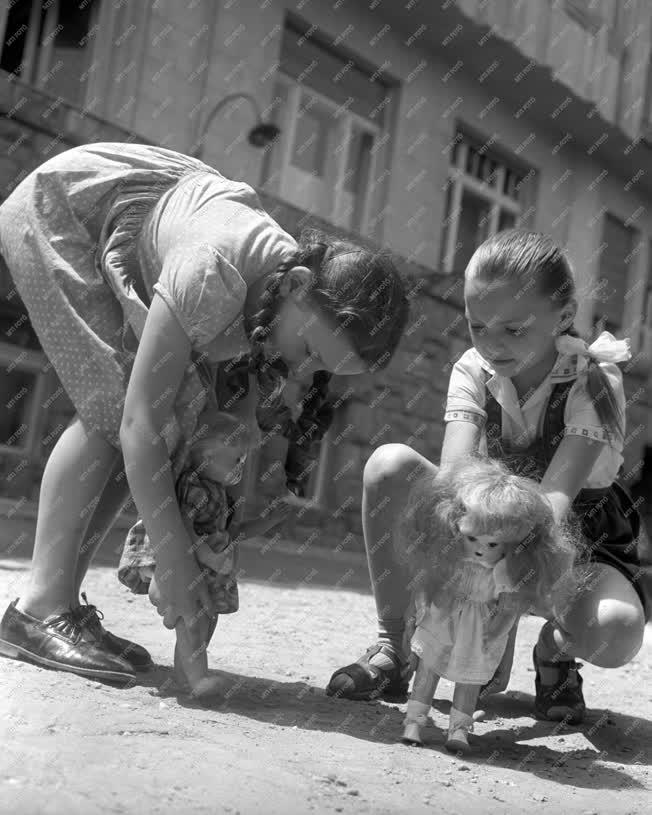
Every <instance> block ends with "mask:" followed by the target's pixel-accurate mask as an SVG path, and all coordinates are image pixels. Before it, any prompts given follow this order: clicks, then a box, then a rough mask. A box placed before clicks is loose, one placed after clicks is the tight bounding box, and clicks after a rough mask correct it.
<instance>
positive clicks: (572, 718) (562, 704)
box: [532, 632, 586, 724]
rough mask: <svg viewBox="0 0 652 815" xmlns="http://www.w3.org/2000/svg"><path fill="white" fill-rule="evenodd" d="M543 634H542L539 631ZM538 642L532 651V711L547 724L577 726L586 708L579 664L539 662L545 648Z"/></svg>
mask: <svg viewBox="0 0 652 815" xmlns="http://www.w3.org/2000/svg"><path fill="white" fill-rule="evenodd" d="M542 633H543V632H542ZM541 639H542V637H541V635H540V637H539V642H537V644H536V645H535V646H534V650H533V651H532V661H533V663H534V669H535V671H536V676H535V680H534V686H535V693H536V697H535V701H534V711H535V715H536V717H537V719H544V720H546V721H550V722H562V721H563V722H566V723H567V724H580V723H581V722H582V721H583V720H584V713H585V711H586V705H585V703H584V696H583V694H582V677H581V676H580V673H579V670H578V669H579V668H580V667H581V664H580V663H578V662H575V660H574V659H571V660H565V661H561V660H553V659H543V658H542V656H541V653H542V652H543V653H545V645H543V647H542V643H541Z"/></svg>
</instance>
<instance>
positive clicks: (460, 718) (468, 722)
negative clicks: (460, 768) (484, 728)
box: [446, 707, 473, 753]
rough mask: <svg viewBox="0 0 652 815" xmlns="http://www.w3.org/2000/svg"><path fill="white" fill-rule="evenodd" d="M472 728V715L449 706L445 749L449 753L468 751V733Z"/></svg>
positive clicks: (469, 748) (469, 750) (469, 747)
mask: <svg viewBox="0 0 652 815" xmlns="http://www.w3.org/2000/svg"><path fill="white" fill-rule="evenodd" d="M472 730H473V717H472V716H469V715H468V714H467V713H462V711H461V710H457V709H456V708H454V707H452V708H451V713H450V721H449V724H448V738H447V739H446V749H447V750H448V751H449V752H451V753H470V752H471V745H470V744H469V733H470V732H471V731H472Z"/></svg>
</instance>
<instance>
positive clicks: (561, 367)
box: [473, 349, 579, 424]
mask: <svg viewBox="0 0 652 815" xmlns="http://www.w3.org/2000/svg"><path fill="white" fill-rule="evenodd" d="M473 350H474V352H475V355H476V358H477V361H478V363H479V365H480V367H481V368H482V369H483V370H484V371H486V372H487V373H489V374H491V378H490V379H488V380H487V383H486V384H487V388H488V389H489V391H490V392H491V393H492V395H493V396H494V398H495V399H496V401H497V402H498V404H499V405H500V406H501V407H502V408H503V410H505V411H506V412H507V413H508V414H509V416H510V417H511V418H512V419H513V420H514V421H515V422H516V423H517V424H522V422H523V417H522V411H523V408H524V407H525V405H528V406H530V405H532V404H534V403H536V402H539V401H540V400H541V399H543V398H544V397H547V396H548V395H549V392H550V391H551V390H552V388H553V387H554V385H556V384H558V383H560V382H571V381H573V380H575V379H577V376H578V373H579V371H578V357H577V354H562V353H558V354H557V359H556V360H555V364H554V365H553V366H552V370H551V371H550V373H549V374H548V375H547V376H546V377H545V379H544V380H543V381H542V382H541V383H540V384H539V386H538V387H537V388H536V389H535V390H534V391H533V392H532V393H531V394H530V396H529V397H528V398H527V399H526V401H525V402H524V403H523V404H522V405H519V400H518V397H517V395H516V389H515V388H514V385H513V383H512V380H511V379H510V378H509V377H506V376H502V375H501V374H498V373H496V371H495V370H494V369H493V368H492V366H491V365H490V364H489V363H488V362H487V360H486V359H484V357H482V356H481V355H480V354H479V353H478V352H477V351H476V350H475V349H473Z"/></svg>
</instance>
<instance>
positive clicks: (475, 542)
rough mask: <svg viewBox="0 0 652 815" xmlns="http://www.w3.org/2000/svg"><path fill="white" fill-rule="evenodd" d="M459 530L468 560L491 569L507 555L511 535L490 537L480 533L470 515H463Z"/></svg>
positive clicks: (499, 533) (497, 534) (496, 534)
mask: <svg viewBox="0 0 652 815" xmlns="http://www.w3.org/2000/svg"><path fill="white" fill-rule="evenodd" d="M458 529H459V531H460V534H461V536H462V543H463V546H464V558H465V559H466V560H473V561H475V562H476V563H478V564H480V565H482V566H486V567H487V568H488V569H491V568H493V567H494V566H495V565H496V563H498V561H499V560H502V559H503V558H504V557H505V555H506V554H507V550H508V544H509V542H510V541H511V536H510V535H507V534H505V533H501V532H494V533H492V534H490V535H488V534H486V533H483V532H480V531H479V530H478V529H477V525H476V524H475V523H474V521H473V518H472V517H471V516H470V515H463V516H462V517H461V518H460V520H459V522H458Z"/></svg>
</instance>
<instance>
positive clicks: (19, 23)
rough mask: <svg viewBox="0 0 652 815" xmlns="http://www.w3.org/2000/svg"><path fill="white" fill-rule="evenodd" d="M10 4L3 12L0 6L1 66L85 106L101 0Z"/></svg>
mask: <svg viewBox="0 0 652 815" xmlns="http://www.w3.org/2000/svg"><path fill="white" fill-rule="evenodd" d="M6 5H8V6H9V8H8V10H5V15H4V17H3V15H2V11H0V32H1V31H2V29H3V28H4V35H3V36H2V39H1V40H0V48H1V51H0V68H1V69H2V70H4V71H8V72H9V73H11V74H13V75H14V76H16V77H17V78H19V79H20V80H22V81H23V82H27V83H30V84H33V85H35V86H36V87H38V88H40V89H42V90H45V91H47V92H48V93H50V94H52V95H53V96H57V97H58V96H61V97H63V98H64V99H65V100H66V101H67V102H70V103H72V104H76V105H79V106H83V104H84V101H85V97H86V85H87V83H88V78H89V74H90V69H91V64H92V53H93V48H94V44H95V32H96V30H97V19H98V14H99V6H100V3H99V0H14V2H12V3H9V4H6ZM3 22H4V26H3Z"/></svg>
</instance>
